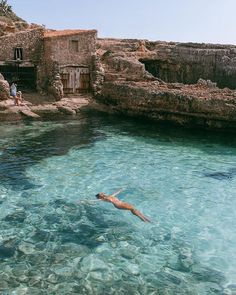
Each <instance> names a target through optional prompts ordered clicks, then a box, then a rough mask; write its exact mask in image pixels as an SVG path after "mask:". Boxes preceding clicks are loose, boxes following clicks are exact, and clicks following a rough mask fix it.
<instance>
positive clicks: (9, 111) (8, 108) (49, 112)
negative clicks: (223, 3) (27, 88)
mask: <svg viewBox="0 0 236 295" xmlns="http://www.w3.org/2000/svg"><path fill="white" fill-rule="evenodd" d="M32 95H34V94H32ZM90 101H91V96H90V95H88V94H85V95H79V96H77V97H65V98H63V99H61V100H60V101H56V102H46V101H45V102H42V103H40V104H38V103H36V104H35V103H31V102H30V101H28V100H24V102H23V103H22V105H20V106H16V105H14V101H13V99H7V100H4V101H0V121H17V120H23V119H31V120H41V119H43V118H45V117H46V118H52V119H53V117H54V116H57V117H58V116H65V115H70V116H75V115H76V114H77V113H78V112H79V111H80V110H81V109H82V108H84V107H86V106H88V105H89V103H90Z"/></svg>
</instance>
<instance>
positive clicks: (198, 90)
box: [96, 81, 236, 128]
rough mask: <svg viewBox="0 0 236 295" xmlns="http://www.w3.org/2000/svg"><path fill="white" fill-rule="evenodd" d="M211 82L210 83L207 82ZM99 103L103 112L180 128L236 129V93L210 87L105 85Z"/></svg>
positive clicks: (139, 83)
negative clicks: (148, 119) (197, 126)
mask: <svg viewBox="0 0 236 295" xmlns="http://www.w3.org/2000/svg"><path fill="white" fill-rule="evenodd" d="M208 83H209V82H208ZM96 100H97V101H98V102H100V103H101V104H102V106H103V107H104V109H106V110H109V111H115V112H119V113H122V114H127V115H131V116H142V117H146V118H150V119H153V120H157V121H170V122H175V123H177V124H180V125H188V126H190V125H193V126H195V125H200V126H204V127H206V126H207V127H217V128H221V127H232V128H236V91H233V90H230V89H227V88H226V89H224V90H221V89H219V88H217V87H215V86H214V87H212V86H208V85H205V84H204V85H201V84H197V85H184V84H180V83H172V84H167V83H160V82H122V81H117V82H105V83H104V85H103V89H102V92H101V94H100V95H97V96H96Z"/></svg>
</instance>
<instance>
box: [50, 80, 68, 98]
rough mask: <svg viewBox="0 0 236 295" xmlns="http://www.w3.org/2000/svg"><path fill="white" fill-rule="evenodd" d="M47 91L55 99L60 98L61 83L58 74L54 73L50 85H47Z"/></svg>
mask: <svg viewBox="0 0 236 295" xmlns="http://www.w3.org/2000/svg"><path fill="white" fill-rule="evenodd" d="M49 93H51V94H52V95H53V96H54V97H55V99H56V100H60V99H62V97H63V95H64V93H63V84H62V81H61V77H60V75H59V74H57V75H55V77H54V79H53V81H52V83H51V86H50V87H49Z"/></svg>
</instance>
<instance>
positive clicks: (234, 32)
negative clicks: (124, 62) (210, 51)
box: [8, 0, 236, 44]
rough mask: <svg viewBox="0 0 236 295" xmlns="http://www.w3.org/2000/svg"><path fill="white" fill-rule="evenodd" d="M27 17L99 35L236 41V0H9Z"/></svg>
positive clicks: (186, 40) (20, 13)
mask: <svg viewBox="0 0 236 295" xmlns="http://www.w3.org/2000/svg"><path fill="white" fill-rule="evenodd" d="M8 3H9V5H11V6H12V8H13V11H14V12H15V13H16V14H17V15H18V16H20V17H21V18H23V19H25V20H26V21H27V22H29V23H37V24H42V25H45V26H46V27H47V28H49V29H96V30H97V31H98V37H100V38H128V39H148V40H151V41H157V40H161V41H175V42H198V43H219V44H236V0H194V1H193V0H145V1H144V0H8Z"/></svg>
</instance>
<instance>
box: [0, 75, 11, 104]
mask: <svg viewBox="0 0 236 295" xmlns="http://www.w3.org/2000/svg"><path fill="white" fill-rule="evenodd" d="M7 99H10V86H9V83H8V82H7V81H6V80H5V79H4V77H3V75H2V74H1V73H0V100H7Z"/></svg>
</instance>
